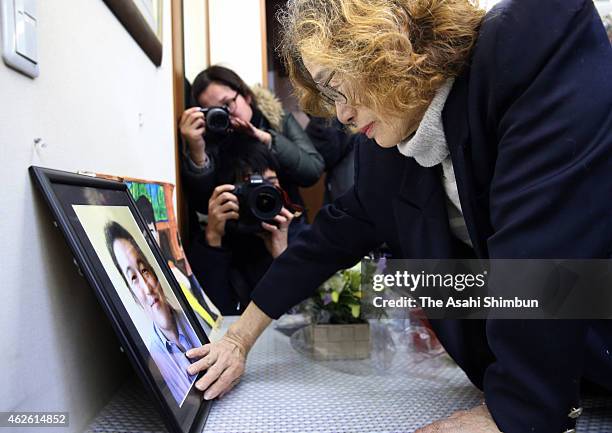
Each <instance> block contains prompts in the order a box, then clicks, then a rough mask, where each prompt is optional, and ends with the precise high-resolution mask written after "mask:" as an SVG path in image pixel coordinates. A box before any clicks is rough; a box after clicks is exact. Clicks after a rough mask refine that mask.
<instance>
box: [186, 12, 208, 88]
mask: <svg viewBox="0 0 612 433" xmlns="http://www.w3.org/2000/svg"><path fill="white" fill-rule="evenodd" d="M183 26H184V28H183V33H184V36H185V37H184V40H185V76H186V77H187V79H188V80H189V82H191V83H193V79H194V78H195V77H196V75H198V74H199V73H200V71H202V70H203V69H206V67H207V66H208V64H207V63H206V62H207V56H208V46H207V44H206V38H207V37H208V36H207V35H208V29H207V27H208V22H207V20H206V2H205V0H183Z"/></svg>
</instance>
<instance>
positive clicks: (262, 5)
mask: <svg viewBox="0 0 612 433" xmlns="http://www.w3.org/2000/svg"><path fill="white" fill-rule="evenodd" d="M259 22H260V28H261V57H262V58H261V69H262V71H261V85H262V86H263V87H268V40H267V24H266V0H259Z"/></svg>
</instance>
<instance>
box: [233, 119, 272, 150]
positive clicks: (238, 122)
mask: <svg viewBox="0 0 612 433" xmlns="http://www.w3.org/2000/svg"><path fill="white" fill-rule="evenodd" d="M230 121H231V124H232V128H234V130H235V131H240V132H243V133H244V134H247V135H250V136H251V137H254V138H255V139H257V141H259V142H261V143H263V144H265V145H266V146H270V145H271V144H272V135H271V134H270V133H269V132H266V131H262V130H261V129H259V128H256V127H255V126H254V125H253V124H252V123H251V122H248V121H246V120H242V119H240V118H238V117H234V116H232V117H231V119H230Z"/></svg>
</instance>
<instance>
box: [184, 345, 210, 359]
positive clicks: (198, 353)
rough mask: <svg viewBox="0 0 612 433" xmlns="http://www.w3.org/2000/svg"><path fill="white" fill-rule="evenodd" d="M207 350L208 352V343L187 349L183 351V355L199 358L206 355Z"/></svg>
mask: <svg viewBox="0 0 612 433" xmlns="http://www.w3.org/2000/svg"><path fill="white" fill-rule="evenodd" d="M209 352H210V343H209V344H205V345H204V346H200V347H196V348H193V349H189V350H188V351H187V352H185V355H187V358H190V359H193V358H201V357H203V356H206V355H208V353H209Z"/></svg>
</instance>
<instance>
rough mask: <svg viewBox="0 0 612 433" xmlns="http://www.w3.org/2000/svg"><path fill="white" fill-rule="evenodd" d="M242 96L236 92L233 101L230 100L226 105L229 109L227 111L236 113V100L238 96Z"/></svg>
mask: <svg viewBox="0 0 612 433" xmlns="http://www.w3.org/2000/svg"><path fill="white" fill-rule="evenodd" d="M239 95H240V92H236V96H234V97H233V98H232V99H229V100H228V101H227V102H226V103H225V104H224V105H225V106H226V107H227V110H228V111H229V112H230V113H232V112H234V110H235V109H236V99H238V96H239Z"/></svg>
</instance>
